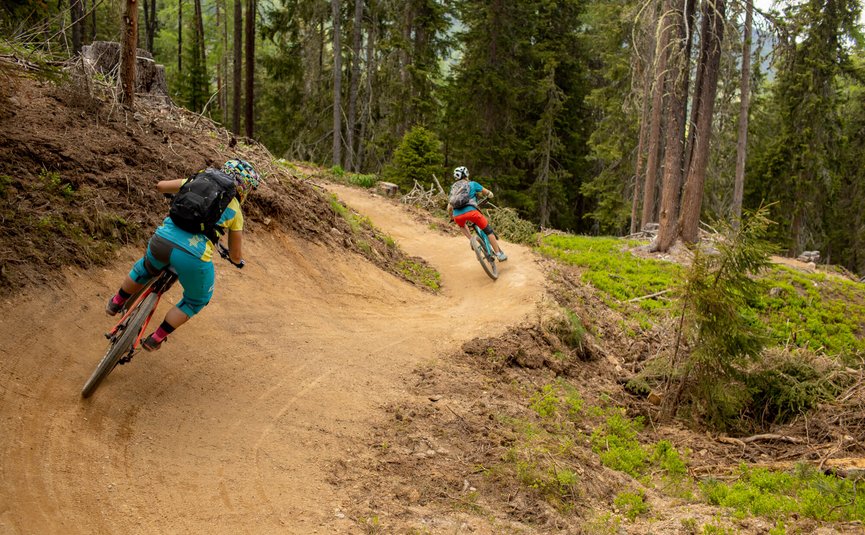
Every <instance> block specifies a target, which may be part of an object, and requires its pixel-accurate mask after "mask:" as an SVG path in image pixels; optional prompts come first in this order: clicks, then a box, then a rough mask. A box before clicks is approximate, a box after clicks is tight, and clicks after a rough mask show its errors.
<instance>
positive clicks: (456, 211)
mask: <svg viewBox="0 0 865 535" xmlns="http://www.w3.org/2000/svg"><path fill="white" fill-rule="evenodd" d="M454 178H455V179H456V182H455V183H454V184H453V185H452V186H451V196H450V198H449V199H448V214H449V215H450V216H451V218H452V219H453V220H454V223H456V224H457V225H459V227H460V228H461V229H462V231H463V234H465V235H466V237H467V238H468V239H469V241H471V238H472V235H471V233H470V232H469V229H468V228H466V221H471V222H472V223H474V224H475V225H476V226H477V227H478V228H479V229H481V230H483V231H484V234H486V235H487V237H488V238H489V240H490V245H492V246H493V251H495V252H496V258H498V259H499V261H501V262H504V261H505V260H507V259H508V255H506V254H505V253H504V251H502V248H501V247H500V246H499V240H498V239H497V237H496V234H495V232H494V231H493V227H492V225H490V224H489V223H488V222H487V218H486V217H484V214H483V213H482V212H481V211H480V209H479V208H478V194H479V193H483V194H484V195H485V196H487V197H492V196H493V192H492V191H490V190H488V189H486V188H484V187H483V186H481V185H480V184H478V183H477V182H474V181H469V170H468V169H467V168H465V167H457V168H456V169H454ZM462 181H465V182H464V183H463V182H462ZM460 189H462V190H465V191H466V193H467V194H468V199H466V200H464V201H463V202H466V201H467V204H465V205H464V206H454V203H455V202H456V201H455V198H454V194H453V192H454V191H455V190H460Z"/></svg>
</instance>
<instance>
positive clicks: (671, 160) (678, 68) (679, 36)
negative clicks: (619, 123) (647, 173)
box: [652, 0, 688, 251]
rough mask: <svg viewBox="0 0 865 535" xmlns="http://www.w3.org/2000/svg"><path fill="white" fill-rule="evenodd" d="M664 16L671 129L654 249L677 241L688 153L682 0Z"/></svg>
mask: <svg viewBox="0 0 865 535" xmlns="http://www.w3.org/2000/svg"><path fill="white" fill-rule="evenodd" d="M664 12H665V16H664V17H663V19H662V20H663V21H664V24H666V28H668V29H669V31H670V39H669V46H668V48H667V51H668V54H669V59H668V66H669V68H668V69H667V76H666V83H665V88H666V91H667V94H668V95H669V96H668V99H667V107H666V115H667V131H666V141H665V143H664V180H663V186H662V188H661V191H662V194H661V209H660V212H659V213H658V223H659V228H658V236H657V238H655V243H654V244H653V245H652V250H653V251H667V250H669V248H670V246H672V245H673V242H674V241H675V240H676V236H677V235H678V232H677V224H678V217H677V215H678V210H679V193H680V192H679V190H680V188H681V184H682V157H683V155H684V139H683V137H684V136H683V134H684V131H683V129H684V126H685V114H686V104H687V92H686V89H685V88H686V87H687V79H688V72H687V71H688V58H686V57H685V54H684V52H685V48H686V47H685V46H684V45H685V35H684V20H685V11H684V6H683V5H682V0H667V7H666V8H665V9H664Z"/></svg>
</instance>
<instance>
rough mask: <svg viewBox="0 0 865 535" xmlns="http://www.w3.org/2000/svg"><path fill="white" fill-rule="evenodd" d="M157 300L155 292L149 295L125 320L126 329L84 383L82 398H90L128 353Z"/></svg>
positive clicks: (109, 347) (110, 346)
mask: <svg viewBox="0 0 865 535" xmlns="http://www.w3.org/2000/svg"><path fill="white" fill-rule="evenodd" d="M157 299H159V296H158V295H157V294H156V293H155V292H152V293H150V294H149V295H148V296H147V297H145V298H144V300H143V301H142V302H141V303H140V304H139V305H138V306H137V307H135V309H134V310H133V311H132V313H130V314H129V318H128V319H127V320H126V327H124V329H123V332H122V333H121V334H120V337H119V338H117V340H115V341H114V343H112V344H111V345H109V346H108V351H106V352H105V356H104V357H102V360H101V361H99V364H98V365H97V366H96V369H95V370H93V373H92V374H91V375H90V378H89V379H87V382H86V383H84V388H82V389H81V397H82V398H88V397H90V395H91V394H93V392H95V391H96V387H98V386H99V384H100V383H102V381H103V379H105V378H106V377H108V374H109V373H111V371H112V370H114V367H115V366H117V362H118V361H119V360H120V358H121V357H122V356H123V355H125V354H126V353H127V352H128V351H129V348H131V347H132V344H134V343H135V339H136V338H137V337H138V334H139V333H140V332H141V329H142V327H143V326H144V322H145V321H146V320H147V316H149V315H150V311H151V310H152V309H153V307H154V306H156V301H157Z"/></svg>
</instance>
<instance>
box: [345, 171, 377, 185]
mask: <svg viewBox="0 0 865 535" xmlns="http://www.w3.org/2000/svg"><path fill="white" fill-rule="evenodd" d="M348 181H349V183H350V184H354V185H355V186H359V187H361V188H371V187H373V186H375V184H376V182H378V177H377V176H376V175H358V174H354V173H352V174H350V175H349V176H348Z"/></svg>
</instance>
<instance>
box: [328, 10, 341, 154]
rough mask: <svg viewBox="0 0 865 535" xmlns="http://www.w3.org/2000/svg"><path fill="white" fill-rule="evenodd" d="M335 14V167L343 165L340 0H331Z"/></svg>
mask: <svg viewBox="0 0 865 535" xmlns="http://www.w3.org/2000/svg"><path fill="white" fill-rule="evenodd" d="M330 7H331V11H332V12H333V165H340V164H341V163H342V98H341V97H342V45H341V44H340V31H341V30H340V27H339V17H340V15H339V0H331V2H330Z"/></svg>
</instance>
